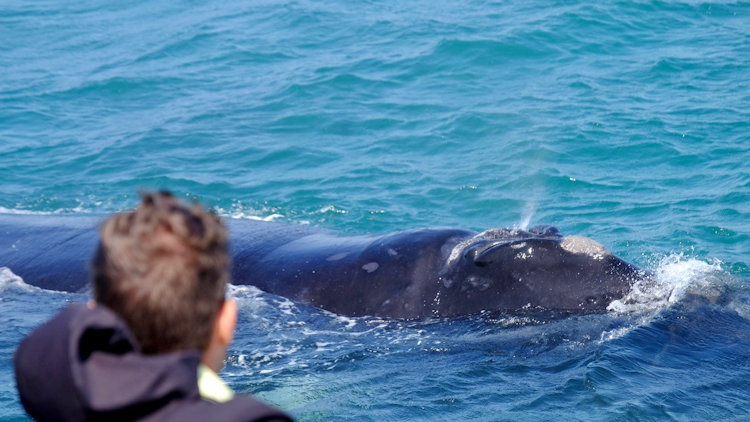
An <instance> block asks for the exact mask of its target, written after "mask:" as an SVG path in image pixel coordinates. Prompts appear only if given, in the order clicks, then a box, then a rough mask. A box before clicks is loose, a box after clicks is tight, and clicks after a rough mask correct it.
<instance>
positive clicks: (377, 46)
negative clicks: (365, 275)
mask: <svg viewBox="0 0 750 422" xmlns="http://www.w3.org/2000/svg"><path fill="white" fill-rule="evenodd" d="M0 40H1V41H0V212H2V213H16V214H18V213H20V214H47V213H56V214H58V213H59V214H106V213H110V212H114V211H119V210H124V209H127V208H130V207H133V206H134V205H135V204H136V203H137V201H138V191H139V190H144V189H145V190H148V189H169V190H171V191H173V192H174V193H175V194H176V195H178V196H179V197H181V198H184V199H186V200H198V201H201V202H202V203H204V204H206V205H207V206H209V207H211V208H213V209H214V210H216V211H217V212H219V213H220V214H222V215H223V216H225V217H226V218H255V219H257V218H260V219H267V220H274V221H278V222H284V223H288V224H305V225H313V226H319V227H324V228H326V229H330V230H335V231H338V232H341V233H343V234H351V235H354V234H365V233H368V234H369V233H373V234H375V233H387V232H391V231H396V230H403V229H410V228H417V227H429V226H452V227H461V228H468V229H474V230H483V229H487V228H491V227H503V226H516V227H527V226H530V225H535V224H553V225H556V226H558V227H559V228H560V229H561V230H562V231H563V232H564V233H567V234H579V235H584V236H588V237H591V238H594V239H596V240H598V241H599V242H601V243H602V244H604V245H605V246H606V247H608V248H609V249H610V250H612V251H613V252H614V253H616V254H617V255H619V256H621V257H623V258H625V259H627V260H629V261H631V262H634V263H635V264H637V265H639V266H641V267H643V268H645V269H648V270H650V271H652V272H654V273H655V274H656V275H657V283H656V284H655V285H652V286H636V287H637V288H636V289H635V290H634V292H633V293H632V295H631V297H629V298H627V300H623V301H619V302H616V303H614V304H613V305H612V306H611V307H610V311H609V312H607V313H606V314H599V315H586V316H571V317H567V318H543V317H539V316H534V315H515V316H511V315H497V314H491V313H482V314H479V315H467V316H466V317H461V318H452V319H428V320H416V321H398V320H387V319H377V318H368V317H364V318H347V317H342V316H339V315H334V314H331V313H327V312H324V311H320V310H318V309H315V308H312V307H309V306H306V305H302V304H298V303H293V302H290V301H288V300H286V299H284V298H281V297H277V296H273V295H269V294H266V293H264V292H261V291H258V290H257V289H254V288H252V287H232V289H231V294H232V295H233V296H235V297H236V298H237V299H238V301H239V304H240V324H239V328H238V333H237V337H236V340H235V342H234V344H233V346H232V348H231V349H230V352H229V357H228V361H227V366H226V368H225V370H224V371H223V373H222V376H223V377H224V378H225V379H226V380H227V381H228V382H229V383H230V384H231V386H232V387H233V388H234V389H235V390H236V391H239V392H243V393H251V394H254V395H256V396H258V397H260V398H261V399H263V400H265V401H267V402H269V403H272V404H274V405H276V406H279V407H281V408H283V409H285V410H286V411H288V412H289V413H291V414H292V415H294V416H295V417H296V418H298V419H299V420H301V421H318V420H325V421H350V420H355V421H389V420H409V421H441V420H473V421H505V420H508V421H515V420H521V421H526V420H528V421H537V420H582V421H589V420H592V421H600V420H616V421H626V420H679V421H683V420H712V421H713V420H715V421H718V420H722V421H723V420H736V421H740V420H748V419H750V164H748V163H750V2H748V1H715V2H707V1H685V0H674V1H657V0H632V1H606V2H594V1H588V2H587V1H575V0H566V1H562V0H557V1H555V0H553V1H540V0H507V1H442V0H437V1H424V0H423V1H414V0H400V1H378V2H376V1H370V0H367V1H364V0H346V1H343V0H331V1H289V2H283V1H262V0H259V1H233V2H218V1H201V2H198V1H179V0H178V1H173V0H169V1H167V0H154V1H149V2H111V1H104V0H84V1H76V2H71V1H61V0H39V1H18V0H4V1H2V2H0ZM2 260H3V258H2V256H0V419H2V420H3V421H25V420H27V416H26V415H25V413H24V412H23V409H22V407H21V405H20V402H19V399H18V397H17V394H16V392H15V381H14V377H13V371H12V367H11V357H12V353H13V351H14V350H15V347H16V345H17V344H18V342H19V341H20V340H21V339H22V338H23V336H25V335H26V334H28V333H29V332H30V331H31V330H32V329H33V328H34V327H35V326H37V325H38V324H40V323H41V322H43V321H44V320H46V319H47V318H49V317H50V316H51V315H53V314H54V313H55V312H56V311H58V310H59V309H61V308H63V307H64V306H66V305H67V304H69V303H71V302H81V301H86V300H87V299H88V296H87V294H86V293H61V292H54V291H46V290H41V289H38V288H35V287H32V286H29V285H27V284H26V283H24V282H23V280H21V279H19V278H18V277H17V276H15V275H14V274H13V268H7V267H4V266H3V262H2Z"/></svg>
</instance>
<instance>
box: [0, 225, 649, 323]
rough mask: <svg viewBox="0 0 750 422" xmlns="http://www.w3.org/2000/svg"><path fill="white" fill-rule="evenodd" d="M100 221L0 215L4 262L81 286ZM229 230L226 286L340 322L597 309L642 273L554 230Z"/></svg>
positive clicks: (30, 279) (47, 282)
mask: <svg viewBox="0 0 750 422" xmlns="http://www.w3.org/2000/svg"><path fill="white" fill-rule="evenodd" d="M102 218H103V217H79V216H38V215H34V216H31V215H0V266H7V267H9V268H10V269H11V270H12V271H13V272H15V273H16V274H18V275H19V276H21V277H22V278H23V279H24V280H25V281H26V282H27V283H28V284H31V285H35V286H39V287H43V288H47V289H56V290H68V291H73V290H79V289H82V288H85V286H86V285H87V283H88V274H87V261H88V259H89V258H90V256H91V254H92V253H93V250H94V247H95V246H96V242H97V233H96V231H97V228H98V225H99V222H100V221H101V220H102ZM227 223H228V226H229V230H230V236H231V250H232V257H233V269H232V283H234V284H247V285H254V286H257V287H258V288H260V289H262V290H264V291H267V292H269V293H273V294H276V295H280V296H284V297H287V298H289V299H292V300H295V301H299V302H303V303H308V304H311V305H313V306H316V307H319V308H322V309H325V310H328V311H331V312H335V313H339V314H343V315H352V316H360V315H370V316H381V317H390V318H421V317H428V316H455V315H467V314H473V313H478V312H481V311H500V312H519V311H520V312H522V311H528V310H531V311H538V310H550V311H563V312H573V313H589V312H603V311H605V310H606V308H607V306H608V305H609V303H610V302H612V301H613V300H615V299H619V298H622V297H623V296H624V295H625V294H627V293H628V291H629V290H630V288H631V286H632V284H633V283H634V282H635V281H636V280H638V279H640V278H642V277H644V276H646V275H645V274H644V273H643V272H642V271H641V270H639V269H638V268H636V267H635V266H633V265H631V264H629V263H627V262H625V261H623V260H622V259H620V258H618V257H616V256H615V255H613V254H612V253H610V252H609V251H608V250H607V249H606V248H605V247H604V246H602V245H601V244H599V243H598V242H596V241H594V240H592V239H589V238H586V237H582V236H562V235H561V234H560V232H559V231H558V230H557V229H556V228H554V227H551V226H537V227H534V228H532V229H529V230H520V229H491V230H487V231H484V232H481V233H476V232H473V231H469V230H460V229H449V228H432V229H418V230H408V231H403V232H397V233H392V234H387V235H382V236H339V235H337V234H335V233H331V232H329V231H325V230H320V229H316V228H314V227H310V226H306V225H299V224H281V223H272V222H264V221H255V220H232V219H230V220H228V221H227Z"/></svg>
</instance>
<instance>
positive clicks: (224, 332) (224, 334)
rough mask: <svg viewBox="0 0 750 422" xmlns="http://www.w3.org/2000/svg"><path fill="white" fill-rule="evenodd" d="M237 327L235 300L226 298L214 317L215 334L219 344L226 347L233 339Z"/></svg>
mask: <svg viewBox="0 0 750 422" xmlns="http://www.w3.org/2000/svg"><path fill="white" fill-rule="evenodd" d="M236 328H237V301H235V300H234V299H227V300H225V301H224V303H222V304H221V308H220V309H219V315H217V317H216V327H215V330H216V334H217V338H218V340H219V341H220V342H221V345H222V346H224V347H226V346H229V344H230V343H232V340H233V339H234V330H235V329H236Z"/></svg>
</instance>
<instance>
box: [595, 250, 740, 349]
mask: <svg viewBox="0 0 750 422" xmlns="http://www.w3.org/2000/svg"><path fill="white" fill-rule="evenodd" d="M727 277H729V275H728V274H727V273H726V272H725V271H724V270H723V269H722V268H721V262H720V261H718V260H711V261H708V262H707V261H701V260H698V259H695V258H686V257H685V256H684V255H683V254H672V255H669V256H666V257H664V258H663V259H661V261H660V262H659V264H658V266H657V268H656V270H655V271H654V277H653V278H646V279H643V280H640V281H637V282H636V283H635V284H634V285H633V288H632V289H631V291H630V293H628V295H626V296H625V297H623V298H622V299H619V300H615V301H613V302H612V303H610V304H609V306H608V307H607V310H609V311H611V312H614V313H615V314H620V315H622V316H628V317H630V318H634V319H633V321H632V323H629V324H628V325H626V326H623V327H618V328H615V329H612V330H609V331H605V332H603V333H602V335H601V339H600V341H609V340H613V339H617V338H620V337H622V336H624V335H626V334H628V333H629V332H630V331H632V330H634V329H636V328H638V327H641V326H644V325H647V324H649V323H650V322H651V321H652V320H653V318H655V317H656V316H658V315H659V314H660V312H662V311H663V310H664V309H667V308H669V307H670V306H671V305H673V304H675V303H677V302H679V301H681V300H682V299H684V298H685V297H686V295H688V294H692V295H701V296H705V297H708V298H713V297H716V296H717V295H718V294H719V292H720V289H721V288H722V287H723V286H724V285H725V284H726V282H727V280H726V279H727Z"/></svg>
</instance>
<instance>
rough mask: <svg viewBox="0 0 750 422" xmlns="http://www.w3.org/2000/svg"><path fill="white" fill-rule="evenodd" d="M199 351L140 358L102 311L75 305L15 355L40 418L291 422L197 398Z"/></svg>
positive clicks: (29, 404) (27, 400)
mask: <svg viewBox="0 0 750 422" xmlns="http://www.w3.org/2000/svg"><path fill="white" fill-rule="evenodd" d="M199 362H200V354H199V353H198V352H196V351H186V352H178V353H169V354H161V355H143V354H141V353H139V351H138V346H137V343H136V342H135V340H134V339H133V337H132V335H131V334H130V331H129V330H128V329H127V326H126V325H125V323H124V322H123V321H122V320H120V319H119V318H118V317H117V316H116V315H115V314H114V313H113V312H111V311H109V310H108V309H106V308H105V307H103V306H97V307H96V308H94V309H88V308H86V307H84V306H82V305H72V306H70V307H68V308H66V309H65V310H63V311H62V312H61V313H60V314H58V315H57V316H55V317H54V318H53V319H52V320H50V321H48V322H47V323H45V324H44V325H42V326H41V327H39V328H37V329H36V330H35V331H34V332H33V333H31V335H29V336H28V337H27V338H26V339H25V340H24V341H23V342H22V343H21V345H20V346H19V347H18V350H17V351H16V354H15V357H14V366H15V371H16V384H17V387H18V392H19V394H20V396H21V403H23V406H24V408H25V409H26V411H27V412H28V413H29V415H31V416H32V417H33V418H34V419H37V420H38V421H98V420H101V421H136V420H137V421H144V422H145V421H148V422H151V421H153V422H156V421H291V419H290V418H289V417H288V416H287V415H285V414H283V413H281V412H280V411H278V410H276V409H273V408H271V407H269V406H266V405H265V404H263V403H261V402H259V401H257V400H254V399H252V398H250V397H248V396H241V395H236V396H235V398H234V399H232V400H230V401H228V402H225V403H214V402H211V401H208V400H204V399H202V398H201V397H200V393H199V391H198V382H197V376H198V375H197V367H198V364H199Z"/></svg>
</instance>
